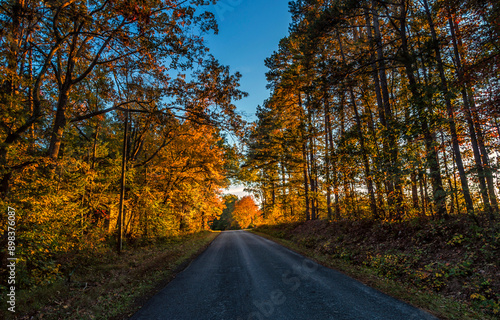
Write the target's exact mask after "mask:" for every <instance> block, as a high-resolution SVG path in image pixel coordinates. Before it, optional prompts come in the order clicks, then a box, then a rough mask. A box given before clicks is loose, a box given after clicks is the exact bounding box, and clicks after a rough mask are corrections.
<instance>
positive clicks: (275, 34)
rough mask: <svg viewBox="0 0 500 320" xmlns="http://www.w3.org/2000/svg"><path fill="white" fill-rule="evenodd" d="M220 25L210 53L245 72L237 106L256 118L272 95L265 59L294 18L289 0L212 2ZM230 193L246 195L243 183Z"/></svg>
mask: <svg viewBox="0 0 500 320" xmlns="http://www.w3.org/2000/svg"><path fill="white" fill-rule="evenodd" d="M209 10H210V11H212V12H213V13H214V14H215V17H216V19H217V22H218V25H219V34H218V35H210V36H205V39H206V40H207V45H208V47H209V48H210V53H211V54H212V55H214V57H215V58H217V59H218V60H219V61H220V62H221V63H222V64H224V65H229V66H230V67H231V71H232V72H236V71H239V72H240V73H241V74H242V76H243V77H242V78H241V81H240V83H241V90H243V91H246V92H248V94H249V96H248V97H247V98H245V99H243V100H241V101H237V102H236V103H235V104H236V107H237V109H238V111H239V112H242V113H243V114H244V115H247V116H248V117H246V120H247V121H253V120H255V119H256V117H255V110H256V108H257V106H258V105H262V103H263V102H264V100H265V99H267V98H268V97H269V94H270V92H269V91H268V90H267V89H266V84H267V81H266V76H265V73H266V72H267V68H266V66H265V65H264V59H266V58H267V57H269V56H271V54H272V53H273V52H274V51H276V50H277V49H278V44H279V41H280V40H281V39H282V38H284V37H285V36H287V34H288V25H289V24H290V22H291V17H290V13H289V12H288V0H267V1H266V0H219V1H218V4H217V5H215V6H214V5H212V6H210V9H209ZM227 193H231V194H235V195H238V196H243V195H245V194H246V193H245V192H243V187H242V186H232V187H231V188H229V190H228V191H227Z"/></svg>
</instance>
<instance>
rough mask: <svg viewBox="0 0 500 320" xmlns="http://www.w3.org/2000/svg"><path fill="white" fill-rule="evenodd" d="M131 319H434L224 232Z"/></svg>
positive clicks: (249, 237) (254, 239)
mask: <svg viewBox="0 0 500 320" xmlns="http://www.w3.org/2000/svg"><path fill="white" fill-rule="evenodd" d="M131 319H132V320H143V319H144V320H154V319H165V320H204V319H207V320H209V319H217V320H226V319H227V320H229V319H231V320H266V319H271V320H279V319H287V320H295V319H296V320H299V319H304V320H326V319H332V320H348V319H349V320H363V319H367V320H368V319H369V320H376V319H381V320H382V319H383V320H391V319H394V320H396V319H397V320H420V319H423V320H427V319H429V320H430V319H433V320H436V319H437V318H435V317H433V316H431V315H430V314H428V313H425V312H423V311H421V310H419V309H416V308H414V307H412V306H410V305H408V304H405V303H403V302H401V301H399V300H396V299H394V298H391V297H389V296H387V295H385V294H383V293H381V292H379V291H377V290H375V289H372V288H370V287H367V286H365V285H363V284H362V283H360V282H358V281H356V280H353V279H351V278H349V277H347V276H345V275H343V274H341V273H339V272H337V271H335V270H332V269H328V268H325V267H323V266H320V265H318V264H316V263H315V262H313V261H311V260H309V259H307V258H304V257H303V256H301V255H299V254H297V253H295V252H293V251H291V250H289V249H287V248H285V247H283V246H280V245H278V244H276V243H274V242H272V241H270V240H267V239H264V238H262V237H259V236H257V235H255V234H252V233H249V232H246V231H227V232H223V233H222V234H221V235H220V236H219V237H217V238H216V239H215V241H213V242H212V244H211V245H210V246H209V247H208V249H207V250H206V251H205V252H204V253H202V254H201V255H200V256H199V257H198V258H197V259H196V260H194V261H193V262H192V263H191V264H190V265H189V267H187V268H186V269H185V270H184V271H183V272H181V273H180V274H178V275H177V277H176V278H175V279H174V280H172V281H171V282H170V283H169V284H168V285H167V286H166V287H165V288H164V289H163V290H162V291H160V292H159V293H158V294H157V295H155V296H154V297H153V298H151V299H150V300H149V301H148V302H147V303H146V304H145V305H144V306H143V308H142V309H141V310H139V311H138V312H137V313H136V314H135V315H134V316H133V317H132V318H131Z"/></svg>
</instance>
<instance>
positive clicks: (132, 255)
mask: <svg viewBox="0 0 500 320" xmlns="http://www.w3.org/2000/svg"><path fill="white" fill-rule="evenodd" d="M217 235H218V233H213V232H201V233H196V234H189V235H183V236H178V237H175V238H168V239H163V240H160V241H158V242H156V243H154V244H150V245H147V246H137V247H134V248H129V249H127V250H125V251H124V252H123V253H122V254H121V255H118V254H116V253H114V252H112V251H109V252H107V253H106V254H104V255H100V256H96V257H92V258H91V259H89V258H88V257H87V259H85V260H86V261H85V262H82V264H81V265H80V266H79V267H78V268H77V269H76V270H73V271H72V274H71V277H69V276H68V277H66V279H60V280H59V281H57V282H55V283H53V284H51V285H49V286H44V287H38V288H35V289H32V290H21V291H20V292H18V293H17V305H16V314H15V316H13V314H12V313H10V312H8V313H7V312H6V309H7V308H3V310H1V311H0V318H2V319H127V318H128V317H129V316H131V315H132V314H133V313H134V312H135V311H137V310H138V309H139V308H140V306H141V305H142V304H143V303H144V302H145V301H147V299H148V298H150V297H151V296H153V295H154V294H155V293H156V292H158V291H159V290H160V289H161V288H163V287H164V286H165V285H166V284H167V283H168V282H169V281H170V280H172V278H173V277H174V276H175V274H176V273H178V272H180V271H182V270H183V269H184V268H185V267H186V266H187V265H188V264H189V263H190V262H191V261H192V260H193V259H194V258H195V257H196V256H198V255H199V254H200V253H201V252H203V251H204V250H205V249H206V247H207V246H208V245H209V244H210V243H211V242H212V241H213V240H214V239H215V237H217ZM3 304H4V303H3ZM1 312H5V314H3V315H2V314H1Z"/></svg>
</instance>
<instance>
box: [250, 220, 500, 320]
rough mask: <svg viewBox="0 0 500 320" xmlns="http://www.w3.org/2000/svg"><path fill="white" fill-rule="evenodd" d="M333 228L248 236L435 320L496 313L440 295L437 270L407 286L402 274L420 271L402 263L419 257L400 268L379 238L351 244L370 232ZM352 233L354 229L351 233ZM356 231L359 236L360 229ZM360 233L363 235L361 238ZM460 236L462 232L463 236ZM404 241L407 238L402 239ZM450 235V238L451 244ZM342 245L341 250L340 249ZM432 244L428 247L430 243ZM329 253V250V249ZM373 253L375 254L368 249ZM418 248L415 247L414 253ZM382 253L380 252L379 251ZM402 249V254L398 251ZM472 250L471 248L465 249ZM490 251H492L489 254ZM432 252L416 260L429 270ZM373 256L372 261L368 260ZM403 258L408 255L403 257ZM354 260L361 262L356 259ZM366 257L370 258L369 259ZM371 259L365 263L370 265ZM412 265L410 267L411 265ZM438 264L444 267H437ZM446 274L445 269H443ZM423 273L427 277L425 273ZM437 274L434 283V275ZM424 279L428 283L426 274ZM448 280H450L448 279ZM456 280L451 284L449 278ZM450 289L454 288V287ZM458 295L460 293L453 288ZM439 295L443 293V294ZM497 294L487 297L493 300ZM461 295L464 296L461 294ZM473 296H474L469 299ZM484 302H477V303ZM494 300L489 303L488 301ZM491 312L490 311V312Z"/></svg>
mask: <svg viewBox="0 0 500 320" xmlns="http://www.w3.org/2000/svg"><path fill="white" fill-rule="evenodd" d="M331 224H334V222H332V223H329V222H316V224H315V222H312V223H310V224H309V225H307V223H290V224H283V225H278V226H261V227H259V228H256V229H254V230H252V232H254V233H256V234H258V235H260V236H263V237H265V238H267V239H270V240H273V241H275V242H277V243H280V244H281V245H284V246H285V247H288V248H289V249H291V250H294V251H296V252H298V253H300V254H302V255H304V256H307V257H309V258H312V259H313V260H315V261H316V262H318V263H320V264H322V265H324V266H326V267H329V268H333V269H336V270H338V271H341V272H343V273H344V274H346V275H348V276H350V277H352V278H355V279H357V280H359V281H361V282H363V283H365V284H366V285H369V286H371V287H373V288H376V289H378V290H380V291H382V292H384V293H386V294H388V295H390V296H393V297H396V298H398V299H400V300H403V301H405V302H407V303H409V304H412V305H413V306H415V307H418V308H420V309H423V310H426V311H428V312H430V313H432V314H434V315H435V316H436V317H438V318H440V319H449V320H479V319H480V320H493V319H499V314H498V313H495V311H493V312H492V311H491V310H492V309H491V308H489V310H488V309H487V308H485V307H484V303H483V304H481V303H477V301H475V300H478V299H469V300H468V301H467V300H465V301H464V300H461V299H457V298H456V297H453V296H450V295H449V294H447V295H445V294H444V293H442V292H440V290H441V289H443V288H445V287H446V286H447V285H449V284H448V283H446V282H445V281H446V279H445V278H447V276H445V275H444V274H440V273H439V272H441V273H444V272H443V271H436V270H430V272H434V273H435V274H434V275H433V278H432V281H427V280H426V281H418V282H416V281H407V279H408V275H414V274H419V272H421V270H420V269H419V268H418V267H417V264H413V263H410V262H408V261H409V260H411V259H410V258H412V259H419V258H422V256H418V255H416V256H415V257H409V258H407V259H408V261H406V260H405V261H404V263H401V261H400V260H398V259H396V258H393V257H400V256H406V255H405V254H403V253H401V252H399V253H397V252H396V250H394V249H393V246H390V245H388V244H387V243H384V242H387V241H388V240H387V239H379V242H378V243H373V241H372V242H371V243H369V241H368V240H366V241H356V240H355V239H359V238H363V237H365V238H366V239H368V238H370V237H371V235H369V234H368V233H369V232H373V231H374V230H373V228H377V227H373V226H372V227H371V228H365V229H363V228H358V230H354V231H351V233H349V231H347V233H344V232H339V229H338V228H337V229H335V231H336V232H334V233H332V229H329V226H330V225H331ZM344 227H346V228H345V230H349V226H345V225H344V226H342V228H340V229H343V228H344ZM353 229H356V228H353ZM360 229H361V230H362V231H361V230H360ZM364 232H366V233H367V234H363V233H364ZM464 234H465V232H464ZM405 236H407V235H405ZM344 237H349V238H350V239H349V240H346V239H344ZM456 238H457V236H456V235H455V236H454V237H452V239H456ZM343 244H345V245H346V246H345V247H343V246H342V245H343ZM401 245H403V246H404V245H406V246H407V247H406V248H405V249H404V250H406V251H408V250H410V251H411V250H413V249H415V248H411V246H412V245H411V244H410V241H406V242H404V243H403V244H401V243H399V244H398V246H401ZM431 245H432V244H431ZM448 245H451V246H452V248H453V250H455V249H456V247H454V246H453V245H455V244H454V243H451V244H450V243H448ZM333 247H334V248H335V249H332V248H333ZM374 248H377V249H374ZM417 249H418V248H417ZM384 250H386V251H384ZM401 250H403V249H401ZM471 250H472V249H471ZM491 250H492V251H493V253H495V252H496V249H495V250H493V249H491ZM432 253H433V252H432V251H428V252H423V253H421V254H422V255H426V257H425V258H426V262H425V263H428V265H431V266H435V265H436V264H440V263H441V262H440V261H441V260H442V259H443V257H442V256H441V254H442V250H441V251H440V253H439V255H437V254H436V256H433V255H432ZM374 256H375V257H374ZM408 256H409V255H408ZM359 257H367V258H366V260H364V259H365V258H362V259H360V258H359ZM369 257H371V258H369ZM380 257H385V258H387V257H391V258H393V260H394V259H395V260H396V261H395V262H394V261H389V260H390V259H387V261H385V260H384V259H381V258H380ZM370 259H371V260H370ZM412 262H415V261H414V260H412ZM443 265H446V264H445V263H443ZM449 269H451V268H449ZM430 272H429V273H430ZM436 275H438V279H436V278H435V276H436ZM428 276H429V280H431V277H430V274H429V275H428ZM467 277H469V278H470V277H472V275H471V273H466V274H464V275H462V277H461V278H460V280H463V279H466V278H467ZM450 279H452V277H451V276H450ZM436 280H440V281H442V283H440V287H437V288H436V287H435V284H434V283H433V281H436ZM452 280H453V281H455V282H456V281H457V280H456V279H452ZM453 285H456V283H454V284H453ZM456 290H462V289H460V288H459V289H456ZM443 291H444V289H443ZM498 294H499V293H498V292H493V294H492V296H493V297H494V296H495V295H496V297H497V298H498ZM462 296H464V295H462ZM472 296H473V297H474V295H472ZM484 301H485V300H483V299H481V301H480V302H484ZM493 301H494V300H493ZM493 310H494V309H493Z"/></svg>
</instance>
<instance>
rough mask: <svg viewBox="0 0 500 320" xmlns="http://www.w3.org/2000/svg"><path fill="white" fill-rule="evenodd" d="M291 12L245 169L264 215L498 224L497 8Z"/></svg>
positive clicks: (271, 63)
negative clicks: (462, 220)
mask: <svg viewBox="0 0 500 320" xmlns="http://www.w3.org/2000/svg"><path fill="white" fill-rule="evenodd" d="M290 10H291V13H292V20H293V22H292V24H291V26H290V33H289V35H288V36H287V37H286V38H284V39H282V40H281V42H280V44H279V50H278V51H276V52H275V53H274V54H273V55H272V56H271V57H269V58H268V59H266V61H265V63H266V66H267V67H268V69H269V71H268V73H267V79H268V83H269V84H268V87H269V88H270V89H271V96H270V98H269V99H267V100H266V101H265V103H264V104H263V105H262V106H261V107H259V108H258V111H257V116H258V120H257V121H256V122H255V123H252V124H251V125H250V126H249V127H248V130H247V135H246V142H247V145H248V154H247V158H246V159H245V160H244V163H243V165H242V171H243V172H242V175H243V176H244V177H245V178H246V179H247V181H251V182H252V184H251V185H250V187H251V188H253V189H254V190H255V192H256V193H257V194H258V195H259V196H260V199H261V200H262V205H263V212H264V215H265V217H266V218H267V219H270V220H272V221H282V220H290V221H294V220H299V221H300V220H315V219H329V220H339V219H365V218H368V219H375V220H387V221H401V220H404V219H411V218H415V217H430V218H436V219H442V218H447V217H450V216H460V215H467V216H469V217H470V218H471V219H472V220H474V221H475V222H476V223H480V220H481V221H483V220H487V221H488V223H492V222H493V221H494V220H495V219H497V218H498V214H499V211H498V210H499V209H498V198H497V193H498V179H497V178H498V177H497V173H498V164H499V162H498V161H500V158H499V157H498V152H499V148H500V140H499V134H500V125H499V121H500V120H499V119H498V117H499V113H498V112H499V106H500V86H499V84H500V83H499V72H500V70H499V61H500V56H499V53H500V51H499V49H500V47H499V46H500V41H499V39H500V37H499V36H500V25H499V23H498V22H499V19H498V18H499V5H498V3H497V2H490V1H434V2H432V3H430V2H429V1H427V0H421V1H406V0H403V1H396V2H390V1H389V2H387V1H361V2H359V1H342V2H336V1H295V2H292V3H291V5H290Z"/></svg>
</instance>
